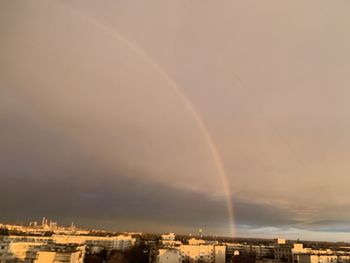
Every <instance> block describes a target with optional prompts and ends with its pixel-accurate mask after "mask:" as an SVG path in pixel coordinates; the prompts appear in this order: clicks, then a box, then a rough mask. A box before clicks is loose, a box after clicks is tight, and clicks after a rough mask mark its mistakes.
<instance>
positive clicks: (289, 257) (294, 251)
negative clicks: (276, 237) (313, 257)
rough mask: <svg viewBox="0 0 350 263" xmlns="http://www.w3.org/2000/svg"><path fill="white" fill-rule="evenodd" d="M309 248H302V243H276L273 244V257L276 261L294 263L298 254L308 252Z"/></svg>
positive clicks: (297, 260) (297, 258)
mask: <svg viewBox="0 0 350 263" xmlns="http://www.w3.org/2000/svg"><path fill="white" fill-rule="evenodd" d="M309 251H310V249H307V248H304V247H303V244H287V243H285V242H284V243H277V244H276V245H275V251H274V253H275V259H276V260H277V261H282V262H288V263H294V262H299V256H300V254H305V253H308V252H309Z"/></svg>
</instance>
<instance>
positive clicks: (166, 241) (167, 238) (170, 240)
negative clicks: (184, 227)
mask: <svg viewBox="0 0 350 263" xmlns="http://www.w3.org/2000/svg"><path fill="white" fill-rule="evenodd" d="M161 238H162V240H161V244H162V245H163V246H165V247H174V246H180V245H182V242H181V241H179V240H175V234H174V233H169V234H164V235H161Z"/></svg>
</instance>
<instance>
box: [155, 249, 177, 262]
mask: <svg viewBox="0 0 350 263" xmlns="http://www.w3.org/2000/svg"><path fill="white" fill-rule="evenodd" d="M156 262H157V263H181V262H182V261H181V254H180V250H179V249H159V250H158V255H157V258H156Z"/></svg>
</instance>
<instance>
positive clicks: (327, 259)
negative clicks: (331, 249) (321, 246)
mask: <svg viewBox="0 0 350 263" xmlns="http://www.w3.org/2000/svg"><path fill="white" fill-rule="evenodd" d="M338 262H339V263H349V262H350V255H344V254H343V255H342V254H338V253H332V254H320V253H316V254H314V253H310V254H302V255H299V261H298V263H338Z"/></svg>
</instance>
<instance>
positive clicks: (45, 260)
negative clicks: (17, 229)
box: [33, 246, 85, 263]
mask: <svg viewBox="0 0 350 263" xmlns="http://www.w3.org/2000/svg"><path fill="white" fill-rule="evenodd" d="M84 256H85V246H78V247H61V248H60V247H47V248H46V249H43V250H41V251H39V252H37V254H36V258H35V260H34V262H33V263H83V262H84Z"/></svg>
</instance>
